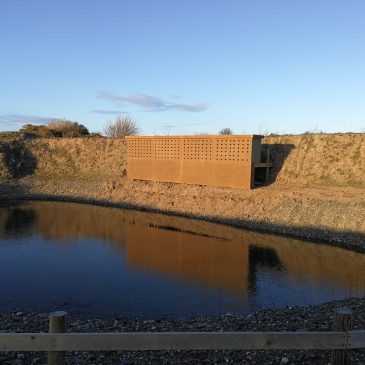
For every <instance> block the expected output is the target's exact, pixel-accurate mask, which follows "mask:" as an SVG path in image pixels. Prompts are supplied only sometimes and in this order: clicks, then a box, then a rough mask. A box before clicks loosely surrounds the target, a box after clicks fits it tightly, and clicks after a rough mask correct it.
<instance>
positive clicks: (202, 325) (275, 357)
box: [0, 298, 365, 365]
mask: <svg viewBox="0 0 365 365" xmlns="http://www.w3.org/2000/svg"><path fill="white" fill-rule="evenodd" d="M343 306H346V307H348V308H351V309H352V310H353V328H354V329H365V298H351V299H347V300H343V301H335V302H329V303H325V304H321V305H316V306H309V307H288V308H284V309H280V310H264V311H259V312H257V313H252V314H249V315H244V316H232V315H230V314H229V313H227V314H226V315H224V316H221V317H195V318H190V319H181V320H166V319H159V320H142V319H134V320H103V319H93V320H81V319H78V318H72V317H69V318H68V321H67V330H68V331H70V332H134V331H136V332H138V331H147V332H149V331H151V332H162V331H163V332H168V331H182V332H183V331H303V330H307V331H328V330H331V329H332V323H333V313H334V310H335V308H338V307H343ZM47 327H48V315H47V314H32V313H20V312H14V313H2V314H0V332H46V331H47ZM350 358H351V362H350V363H351V364H357V365H361V364H365V351H364V350H357V351H351V352H350ZM329 360H330V352H329V351H312V350H311V351H293V350H290V351H288V350H280V351H279V350H275V351H144V352H142V351H134V352H107V353H106V352H103V353H102V352H87V353H86V352H73V353H68V354H67V359H66V364H85V365H86V364H89V365H92V364H94V365H97V364H115V365H122V364H123V365H127V364H266V365H269V364H271V365H274V364H303V365H306V364H308V365H309V364H328V363H329ZM45 363H46V357H45V354H44V353H11V352H9V353H4V352H2V353H0V364H4V365H5V364H9V365H26V364H37V365H38V364H45Z"/></svg>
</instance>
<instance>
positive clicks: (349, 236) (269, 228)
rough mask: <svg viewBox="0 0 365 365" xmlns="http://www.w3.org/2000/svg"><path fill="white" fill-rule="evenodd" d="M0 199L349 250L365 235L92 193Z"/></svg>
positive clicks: (364, 242)
mask: <svg viewBox="0 0 365 365" xmlns="http://www.w3.org/2000/svg"><path fill="white" fill-rule="evenodd" d="M0 201H3V202H14V201H44V202H47V201H49V202H64V203H66V202H67V203H76V204H85V205H94V206H100V207H106V208H117V209H124V210H133V211H140V212H144V213H151V214H161V215H164V216H171V217H177V218H185V219H192V220H196V221H202V222H208V223H214V224H221V225H224V226H228V227H234V228H238V229H243V230H248V231H252V232H258V233H267V234H270V235H277V236H282V237H288V238H294V239H299V240H303V241H309V242H314V243H320V244H326V245H331V246H335V247H340V248H344V249H348V250H351V251H355V252H359V253H365V235H364V234H362V233H355V232H337V231H331V230H328V229H324V228H321V227H305V228H303V227H293V226H285V225H280V224H275V223H271V222H263V221H247V220H240V219H238V218H237V219H230V218H225V217H221V216H218V215H202V214H193V213H187V212H184V211H178V210H175V211H173V210H166V209H161V208H159V207H153V206H148V205H135V204H132V203H129V202H122V201H113V200H107V199H96V198H93V197H82V196H78V195H75V196H70V195H53V194H37V193H25V194H24V193H23V194H21V193H15V194H13V195H8V196H6V197H5V196H4V195H0Z"/></svg>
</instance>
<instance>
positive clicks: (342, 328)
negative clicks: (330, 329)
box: [331, 308, 352, 365]
mask: <svg viewBox="0 0 365 365" xmlns="http://www.w3.org/2000/svg"><path fill="white" fill-rule="evenodd" d="M351 329H352V310H351V309H349V308H338V309H336V310H335V317H334V330H335V331H337V332H346V343H347V341H348V331H351ZM348 364H349V359H348V353H347V350H346V349H345V350H333V351H332V355H331V365H348Z"/></svg>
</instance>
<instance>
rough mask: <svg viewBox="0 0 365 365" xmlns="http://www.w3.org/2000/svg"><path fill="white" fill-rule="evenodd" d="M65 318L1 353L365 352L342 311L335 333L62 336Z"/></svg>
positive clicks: (5, 341) (53, 361)
mask: <svg viewBox="0 0 365 365" xmlns="http://www.w3.org/2000/svg"><path fill="white" fill-rule="evenodd" d="M65 315H66V313H65V312H55V313H52V314H51V315H50V322H49V330H50V333H0V351H47V352H48V364H49V365H63V364H64V351H127V350H128V351H130V350H143V351H144V350H277V349H288V350H289V349H296V350H309V349H318V350H332V358H331V364H332V365H344V364H347V352H346V351H347V350H348V349H358V348H364V347H365V330H361V331H352V330H351V326H352V313H351V311H350V310H348V309H346V308H342V309H339V310H337V311H336V313H335V331H334V332H154V333H148V332H130V333H127V332H124V333H123V332H122V333H64V331H65Z"/></svg>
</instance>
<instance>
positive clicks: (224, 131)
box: [219, 128, 233, 135]
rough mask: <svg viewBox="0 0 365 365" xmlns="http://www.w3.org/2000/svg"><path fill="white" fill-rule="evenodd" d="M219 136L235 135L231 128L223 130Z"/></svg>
mask: <svg viewBox="0 0 365 365" xmlns="http://www.w3.org/2000/svg"><path fill="white" fill-rule="evenodd" d="M219 134H222V135H228V134H233V131H232V129H231V128H222V129H221V130H220V131H219Z"/></svg>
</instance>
